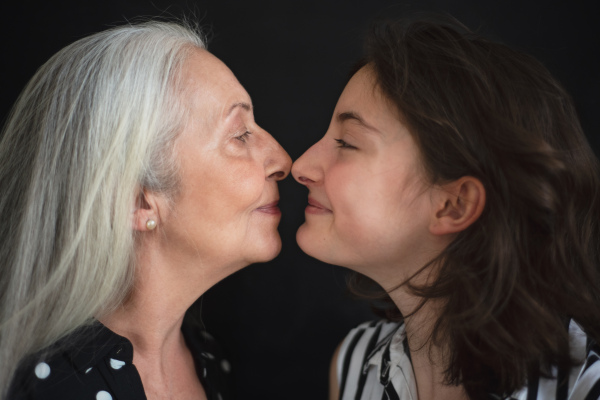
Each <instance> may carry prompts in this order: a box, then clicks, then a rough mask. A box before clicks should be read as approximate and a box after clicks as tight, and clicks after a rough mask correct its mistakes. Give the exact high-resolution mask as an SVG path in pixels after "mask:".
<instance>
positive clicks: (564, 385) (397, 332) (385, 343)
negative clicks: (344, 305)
mask: <svg viewBox="0 0 600 400" xmlns="http://www.w3.org/2000/svg"><path fill="white" fill-rule="evenodd" d="M569 335H570V338H571V355H572V356H573V358H574V359H575V360H582V362H581V364H579V365H578V366H576V367H574V368H572V369H571V370H570V371H568V372H562V371H556V370H555V371H553V375H554V376H556V378H555V379H546V378H539V379H536V380H535V381H530V382H529V383H528V385H527V387H524V388H523V389H521V390H519V391H517V392H515V393H513V395H512V396H511V397H510V399H518V400H550V399H552V400H567V399H568V400H598V399H600V359H599V356H600V346H598V344H597V343H595V342H594V341H592V340H590V339H588V338H587V336H586V335H585V333H584V332H583V331H582V330H581V328H580V327H579V325H577V324H576V323H575V322H574V321H571V323H570V325H569ZM336 370H337V371H336V373H337V381H338V384H339V389H340V399H341V400H417V399H418V397H417V386H416V381H415V376H414V373H413V368H412V364H411V360H410V353H409V350H408V341H407V338H406V332H405V330H404V323H398V322H389V321H384V320H381V321H373V322H367V323H364V324H362V325H360V326H358V327H357V328H355V329H353V330H351V331H350V333H349V334H348V336H346V338H345V339H344V341H343V342H342V344H341V346H340V352H339V355H338V358H337V365H336ZM558 382H560V384H558ZM494 398H497V399H500V397H498V396H494V395H490V399H494Z"/></svg>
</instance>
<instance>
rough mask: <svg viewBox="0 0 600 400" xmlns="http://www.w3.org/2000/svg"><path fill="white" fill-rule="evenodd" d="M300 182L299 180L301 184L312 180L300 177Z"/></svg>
mask: <svg viewBox="0 0 600 400" xmlns="http://www.w3.org/2000/svg"><path fill="white" fill-rule="evenodd" d="M298 180H299V181H300V182H302V183H304V182H308V181H310V179H308V178H306V177H304V176H299V177H298Z"/></svg>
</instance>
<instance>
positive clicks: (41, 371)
mask: <svg viewBox="0 0 600 400" xmlns="http://www.w3.org/2000/svg"><path fill="white" fill-rule="evenodd" d="M35 376H37V377H38V378H40V379H46V378H47V377H48V376H50V366H49V365H48V364H46V363H45V362H41V363H39V364H38V365H36V366H35Z"/></svg>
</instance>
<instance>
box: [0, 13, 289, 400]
mask: <svg viewBox="0 0 600 400" xmlns="http://www.w3.org/2000/svg"><path fill="white" fill-rule="evenodd" d="M290 166H291V160H290V158H289V156H288V155H287V153H286V152H285V151H284V150H283V149H282V148H281V146H279V144H278V143H277V142H276V141H275V140H274V139H273V137H271V135H269V133H267V132H266V131H264V130H263V129H261V128H260V127H259V126H258V125H257V124H256V122H255V121H254V115H253V111H252V103H251V100H250V97H249V95H248V93H247V92H246V91H245V90H244V88H243V87H242V86H241V85H240V84H239V82H238V81H237V79H236V78H235V76H234V75H233V73H232V72H231V71H230V70H229V68H227V67H226V66H225V65H224V64H223V63H222V62H221V61H220V60H218V59H217V58H216V57H214V56H213V55H211V54H210V53H209V52H208V51H206V50H205V49H204V44H203V41H202V39H201V37H200V36H199V35H198V34H197V33H196V32H194V31H193V30H190V29H187V28H185V27H183V26H179V25H177V24H170V23H158V22H150V23H146V24H141V25H128V26H122V27H117V28H114V29H111V30H108V31H104V32H100V33H98V34H95V35H92V36H90V37H87V38H84V39H81V40H79V41H77V42H75V43H74V44H72V45H70V46H68V47H66V48H65V49H63V50H61V51H60V52H58V53H57V54H56V55H55V56H54V57H52V58H51V59H50V60H49V61H48V62H47V63H46V64H45V65H44V66H43V67H42V68H41V69H40V70H39V71H38V72H37V74H36V75H35V76H34V77H33V79H32V80H31V81H30V83H29V84H28V86H27V87H26V88H25V90H24V91H23V93H22V94H21V96H20V98H19V100H18V101H17V103H16V104H15V107H14V109H13V112H12V115H11V116H10V118H9V120H8V122H7V124H6V126H5V129H4V132H3V135H2V140H1V141H0V217H1V221H2V224H1V225H0V265H1V271H0V273H1V275H0V398H9V399H11V400H15V399H78V400H81V399H90V400H92V399H97V400H111V399H127V400H134V399H192V398H193V399H212V400H224V399H227V398H229V396H228V393H229V391H230V389H231V388H230V387H228V385H227V383H226V375H227V373H228V372H229V365H228V363H227V362H226V360H221V359H220V358H219V354H218V353H216V352H215V349H214V343H213V341H212V340H211V339H210V336H209V335H207V334H206V333H205V332H202V331H200V330H198V329H196V328H194V327H193V326H192V325H191V324H189V323H187V322H185V323H184V315H185V313H186V310H187V309H188V308H189V307H190V306H191V305H192V303H194V301H195V300H196V299H197V298H198V297H200V296H201V295H202V293H204V292H205V291H206V290H208V289H209V288H210V287H211V286H212V285H214V284H215V283H217V282H219V281H220V280H221V279H223V278H225V277H226V276H228V275H230V274H231V273H233V272H235V271H237V270H239V269H241V268H243V267H245V266H247V265H248V264H251V263H253V262H259V261H267V260H270V259H272V258H274V257H275V256H276V255H277V254H278V252H279V250H280V248H281V240H280V238H279V234H278V232H277V225H278V223H279V220H280V216H281V213H280V211H279V208H278V206H277V204H278V200H279V194H278V188H277V182H278V181H279V180H281V179H283V178H284V177H285V176H286V175H287V174H288V172H289V169H290ZM11 382H12V383H11ZM9 387H10V389H9ZM7 390H8V395H7Z"/></svg>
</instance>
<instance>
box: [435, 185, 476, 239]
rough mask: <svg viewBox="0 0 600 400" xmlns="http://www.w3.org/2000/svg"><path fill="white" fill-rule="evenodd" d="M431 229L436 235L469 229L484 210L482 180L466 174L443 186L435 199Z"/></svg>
mask: <svg viewBox="0 0 600 400" xmlns="http://www.w3.org/2000/svg"><path fill="white" fill-rule="evenodd" d="M434 204H435V206H436V207H437V208H436V209H435V210H434V211H435V212H434V214H433V216H432V221H431V224H430V226H429V231H430V232H431V233H432V234H434V235H446V234H451V233H458V232H461V231H464V230H465V229H467V228H468V227H469V226H470V225H471V224H472V223H473V222H475V221H477V218H479V216H480V215H481V213H482V212H483V208H484V206H485V188H484V187H483V184H482V183H481V181H480V180H479V179H477V178H473V177H471V176H464V177H462V178H460V179H458V180H456V181H454V182H451V183H448V184H445V185H443V186H442V187H441V189H440V191H439V193H438V198H437V199H436V201H435V203H434Z"/></svg>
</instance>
